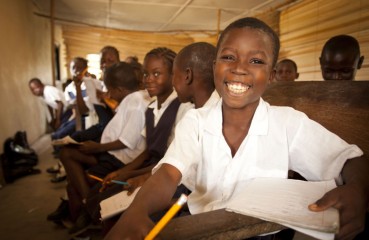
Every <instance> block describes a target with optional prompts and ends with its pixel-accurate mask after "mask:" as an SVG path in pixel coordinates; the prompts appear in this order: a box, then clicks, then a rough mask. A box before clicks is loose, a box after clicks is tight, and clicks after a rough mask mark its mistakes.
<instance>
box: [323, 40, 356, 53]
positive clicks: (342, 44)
mask: <svg viewBox="0 0 369 240" xmlns="http://www.w3.org/2000/svg"><path fill="white" fill-rule="evenodd" d="M345 49H346V51H351V52H352V53H354V54H355V55H356V56H359V57H360V46H359V42H358V41H357V40H356V38H354V37H352V36H349V35H337V36H334V37H332V38H330V39H329V40H328V41H327V42H326V43H325V44H324V46H323V49H322V53H321V56H323V54H324V53H325V52H326V51H334V52H335V51H344V50H345Z"/></svg>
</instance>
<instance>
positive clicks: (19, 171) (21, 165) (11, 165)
mask: <svg viewBox="0 0 369 240" xmlns="http://www.w3.org/2000/svg"><path fill="white" fill-rule="evenodd" d="M3 149H4V153H3V154H1V159H0V161H1V165H0V167H1V168H2V172H3V175H4V180H5V182H6V183H12V182H14V181H15V180H16V179H18V178H20V177H23V176H27V175H31V174H38V173H40V172H41V171H40V170H39V169H36V168H35V166H36V165H37V163H38V156H37V154H36V152H35V151H34V150H33V149H32V148H30V147H29V144H28V141H27V135H26V132H21V131H18V132H17V133H16V134H15V135H14V137H13V138H8V139H6V140H5V142H4V147H3Z"/></svg>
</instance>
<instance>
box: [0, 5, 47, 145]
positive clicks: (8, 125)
mask: <svg viewBox="0 0 369 240" xmlns="http://www.w3.org/2000/svg"><path fill="white" fill-rule="evenodd" d="M0 22H1V27H0V36H1V38H0V47H1V57H0V93H1V94H0V109H1V113H0V152H2V151H3V146H2V143H3V142H4V140H5V139H6V138H8V137H12V136H13V135H14V133H15V132H16V131H18V130H22V131H26V132H27V135H28V141H29V142H30V143H32V142H33V141H35V140H36V139H37V138H39V137H40V136H41V135H42V134H43V133H44V132H45V130H46V122H45V121H46V120H45V115H44V108H43V105H42V104H40V102H39V100H38V99H37V98H36V97H34V96H33V95H32V94H31V92H30V90H29V88H28V81H29V79H31V78H32V77H38V78H40V79H41V80H42V81H43V82H45V83H48V84H51V83H52V79H51V47H50V46H51V44H50V22H49V20H48V19H46V18H41V17H38V16H36V15H34V14H33V5H32V1H29V0H12V1H0Z"/></svg>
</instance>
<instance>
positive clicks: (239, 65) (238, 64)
mask: <svg viewBox="0 0 369 240" xmlns="http://www.w3.org/2000/svg"><path fill="white" fill-rule="evenodd" d="M233 73H235V74H240V75H246V74H248V62H247V61H242V60H237V61H235V66H234V70H233Z"/></svg>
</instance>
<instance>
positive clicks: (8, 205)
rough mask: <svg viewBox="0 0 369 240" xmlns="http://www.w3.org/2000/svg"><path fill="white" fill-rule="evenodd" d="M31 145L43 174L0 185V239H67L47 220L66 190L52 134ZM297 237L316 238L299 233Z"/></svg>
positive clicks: (96, 236)
mask: <svg viewBox="0 0 369 240" xmlns="http://www.w3.org/2000/svg"><path fill="white" fill-rule="evenodd" d="M32 148H33V149H34V150H35V151H36V152H37V154H38V157H39V164H38V166H36V168H38V169H40V170H41V173H40V174H37V175H30V176H26V177H23V178H20V179H18V180H16V181H15V182H14V183H11V184H7V185H5V186H2V187H0V239H1V240H25V239H32V240H33V239H37V240H50V239H52V240H68V239H71V237H70V236H69V235H68V231H67V229H66V228H63V227H61V226H59V225H56V224H54V223H52V222H49V221H47V220H46V216H47V215H48V214H49V213H51V212H53V211H54V210H55V209H56V207H57V206H58V205H59V203H60V197H62V196H63V195H64V194H65V185H66V182H65V181H64V182H61V183H51V182H50V179H51V177H52V175H50V174H48V173H46V169H47V168H48V167H50V166H52V165H54V164H56V160H55V159H54V158H53V156H52V148H51V144H50V137H49V135H45V136H43V137H41V138H40V139H39V140H38V141H37V142H36V143H34V144H33V145H32ZM101 239H102V236H101V235H100V233H99V232H96V231H94V232H92V233H91V239H90V240H101ZM294 240H313V238H310V237H307V236H305V235H302V234H300V233H296V235H295V238H294Z"/></svg>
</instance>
